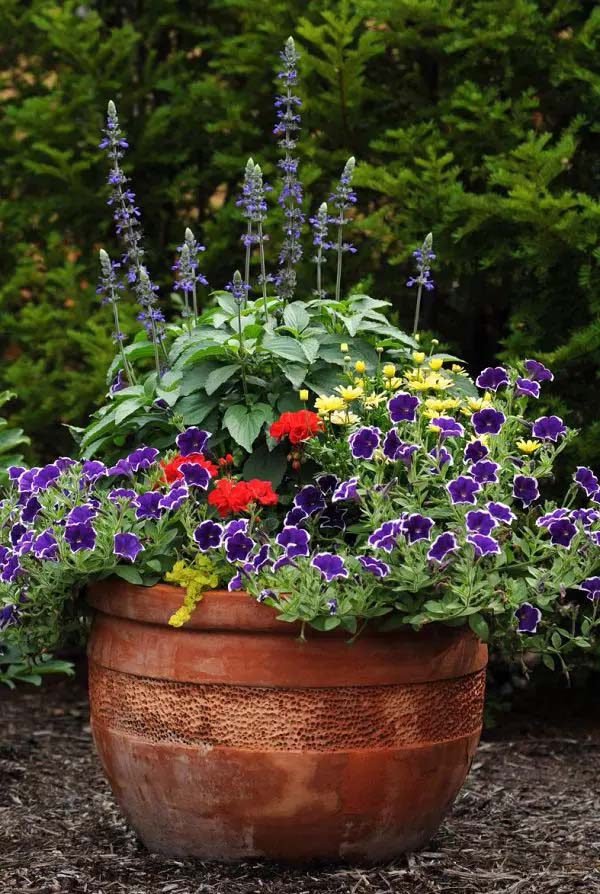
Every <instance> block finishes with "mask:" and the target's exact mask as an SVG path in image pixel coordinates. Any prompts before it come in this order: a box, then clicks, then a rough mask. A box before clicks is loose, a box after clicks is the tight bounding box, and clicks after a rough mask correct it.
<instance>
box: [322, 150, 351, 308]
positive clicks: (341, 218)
mask: <svg viewBox="0 0 600 894" xmlns="http://www.w3.org/2000/svg"><path fill="white" fill-rule="evenodd" d="M355 167H356V159H355V158H354V156H351V157H350V158H349V159H348V161H347V162H346V164H345V165H344V170H343V171H342V176H341V177H340V180H339V183H338V185H337V187H336V190H335V192H333V193H332V194H331V196H330V197H329V200H330V201H331V202H333V204H334V206H335V208H337V211H338V215H337V217H336V218H334V220H335V222H336V223H337V240H336V243H335V247H336V250H337V275H336V279H335V300H336V301H339V300H340V293H341V290H342V256H343V255H344V253H345V252H348V251H350V252H355V251H356V249H355V247H354V246H353V245H352V243H351V242H344V238H343V237H344V227H345V226H346V224H347V223H348V220H347V218H346V211H347V210H348V209H349V208H351V207H352V205H354V204H355V203H356V193H355V192H354V190H353V189H352V177H353V175H354V168H355Z"/></svg>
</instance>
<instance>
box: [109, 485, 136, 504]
mask: <svg viewBox="0 0 600 894" xmlns="http://www.w3.org/2000/svg"><path fill="white" fill-rule="evenodd" d="M135 497H136V493H135V491H134V490H131V488H128V487H113V489H112V490H109V492H108V499H109V500H110V501H111V503H118V502H119V500H126V501H127V502H128V503H131V501H132V500H135Z"/></svg>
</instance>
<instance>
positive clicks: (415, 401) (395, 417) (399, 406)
mask: <svg viewBox="0 0 600 894" xmlns="http://www.w3.org/2000/svg"><path fill="white" fill-rule="evenodd" d="M420 403H421V401H420V400H419V398H418V397H415V396H414V395H413V394H408V393H407V392H405V391H401V392H400V393H399V394H396V395H394V397H391V398H390V399H389V400H388V404H387V408H388V412H389V414H390V419H391V420H392V422H394V423H395V422H414V419H415V412H416V409H417V407H418V406H419V404H420Z"/></svg>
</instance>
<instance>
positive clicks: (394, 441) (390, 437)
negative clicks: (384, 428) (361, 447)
mask: <svg viewBox="0 0 600 894" xmlns="http://www.w3.org/2000/svg"><path fill="white" fill-rule="evenodd" d="M402 447H404V441H402V440H401V438H400V436H399V435H398V429H396V428H390V430H389V431H388V432H386V435H385V437H384V439H383V447H382V450H383V455H384V456H385V457H386V459H391V460H396V459H399V457H400V450H401V448H402Z"/></svg>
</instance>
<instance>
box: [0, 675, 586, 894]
mask: <svg viewBox="0 0 600 894" xmlns="http://www.w3.org/2000/svg"><path fill="white" fill-rule="evenodd" d="M597 704H598V703H597V701H596V702H595V703H594V698H593V696H590V695H589V693H588V695H586V697H585V698H581V697H580V696H577V695H575V696H571V695H570V694H569V692H568V691H561V692H556V691H554V692H553V693H551V694H550V696H549V697H546V698H545V699H544V698H543V697H540V695H539V694H536V695H535V697H533V698H530V699H529V700H528V699H527V698H526V697H525V698H521V701H520V703H519V704H518V705H517V706H516V707H515V709H514V710H513V712H512V713H511V715H510V716H504V717H502V716H501V717H500V719H499V720H498V721H497V725H496V727H495V728H494V729H493V730H492V732H491V733H488V734H487V735H486V736H485V737H484V740H483V742H482V744H481V746H480V749H479V752H478V755H477V757H476V760H475V763H474V766H473V770H472V772H471V774H470V776H469V779H468V781H467V784H466V785H465V788H464V790H463V792H462V793H461V795H460V796H459V798H458V800H457V803H456V805H455V807H454V810H453V811H452V814H451V815H450V816H449V817H448V818H447V820H446V821H445V822H444V824H443V826H442V828H441V829H440V831H439V832H438V834H437V835H436V837H435V838H434V840H433V841H431V842H430V844H429V845H428V847H427V849H426V850H424V851H421V852H419V853H415V854H412V855H409V856H407V857H402V858H401V859H399V860H398V861H396V862H395V863H393V864H390V865H386V866H382V867H378V868H373V869H357V868H349V867H340V866H319V867H308V868H304V869H289V868H286V867H282V866H278V865H274V864H265V863H259V862H256V863H255V862H253V863H244V864H241V865H238V866H221V865H218V864H214V863H203V862H198V861H179V860H177V861H176V860H164V859H162V858H159V857H156V856H153V855H152V854H149V853H148V852H147V851H146V850H145V849H144V847H143V846H142V845H141V844H140V842H138V840H137V839H136V837H135V835H134V833H133V832H131V831H130V830H129V829H128V828H127V826H126V825H125V822H124V821H123V819H122V818H121V816H120V814H119V811H118V809H117V807H116V805H115V802H114V800H113V797H112V795H111V792H110V790H109V788H108V785H107V784H106V782H105V780H104V777H103V775H102V772H101V769H100V767H99V764H98V760H97V758H96V755H95V753H94V749H93V745H92V740H91V736H90V729H89V722H88V706H87V700H86V692H85V680H84V678H83V677H81V676H80V677H79V678H78V679H77V680H76V681H75V682H73V681H69V682H60V681H57V682H54V683H53V684H51V685H49V686H45V687H44V688H42V689H41V690H37V689H33V688H31V687H29V688H25V687H22V688H20V689H19V690H18V691H17V692H15V693H10V692H8V691H2V692H0V724H1V726H0V894H15V892H26V891H27V892H30V894H55V892H86V894H121V892H127V894H155V892H156V894H159V892H160V894H313V892H319V894H390V892H393V894H600V729H599V726H598V723H599V716H598V707H597ZM557 706H558V710H557ZM557 717H560V720H557Z"/></svg>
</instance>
